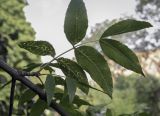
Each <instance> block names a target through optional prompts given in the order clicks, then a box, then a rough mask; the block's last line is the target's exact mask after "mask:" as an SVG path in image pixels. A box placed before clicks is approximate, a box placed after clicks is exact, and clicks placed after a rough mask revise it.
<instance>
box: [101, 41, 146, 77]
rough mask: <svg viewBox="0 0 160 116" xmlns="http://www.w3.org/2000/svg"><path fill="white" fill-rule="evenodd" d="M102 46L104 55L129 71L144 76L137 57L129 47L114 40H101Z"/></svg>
mask: <svg viewBox="0 0 160 116" xmlns="http://www.w3.org/2000/svg"><path fill="white" fill-rule="evenodd" d="M100 45H101V48H102V51H103V52H104V54H105V55H106V56H108V57H109V58H110V59H112V60H114V61H115V62H117V63H118V64H120V65H122V66H124V67H125V68H127V69H130V70H133V71H135V72H137V73H140V74H142V75H144V74H143V72H142V68H141V66H140V64H139V61H138V58H137V56H136V55H135V54H134V53H133V52H132V51H131V50H130V49H129V48H128V47H127V46H125V45H123V44H122V43H120V42H118V41H116V40H112V39H101V40H100Z"/></svg>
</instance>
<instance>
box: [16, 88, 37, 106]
mask: <svg viewBox="0 0 160 116" xmlns="http://www.w3.org/2000/svg"><path fill="white" fill-rule="evenodd" d="M35 96H36V94H35V93H34V92H33V91H32V90H30V89H27V90H25V91H24V92H23V94H22V95H21V97H20V99H19V103H18V106H21V105H23V104H24V103H25V102H28V101H30V100H32V99H33V98H34V97H35Z"/></svg>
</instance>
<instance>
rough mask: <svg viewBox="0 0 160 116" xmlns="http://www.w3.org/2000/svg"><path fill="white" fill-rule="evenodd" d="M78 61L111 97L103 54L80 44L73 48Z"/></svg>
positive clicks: (110, 82) (110, 79)
mask: <svg viewBox="0 0 160 116" xmlns="http://www.w3.org/2000/svg"><path fill="white" fill-rule="evenodd" d="M75 56H76V59H77V61H78V63H79V64H80V65H81V66H82V67H83V68H84V69H85V70H86V71H87V72H88V73H89V74H90V75H91V77H92V79H93V80H94V81H95V82H97V84H99V85H100V86H101V88H102V89H103V90H104V91H105V92H106V93H107V94H108V95H109V96H110V97H112V78H111V73H110V69H109V67H108V65H107V62H106V61H105V59H104V58H103V56H102V55H101V54H100V53H99V52H98V51H97V50H95V49H94V48H92V47H89V46H81V47H79V48H77V49H76V50H75Z"/></svg>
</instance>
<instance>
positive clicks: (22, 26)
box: [0, 0, 40, 116]
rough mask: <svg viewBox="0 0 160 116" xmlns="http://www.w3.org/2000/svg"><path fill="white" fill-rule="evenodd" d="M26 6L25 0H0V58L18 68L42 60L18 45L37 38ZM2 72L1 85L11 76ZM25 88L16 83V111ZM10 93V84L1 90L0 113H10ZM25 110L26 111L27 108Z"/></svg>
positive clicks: (0, 71)
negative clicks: (28, 18) (27, 19)
mask: <svg viewBox="0 0 160 116" xmlns="http://www.w3.org/2000/svg"><path fill="white" fill-rule="evenodd" d="M24 7H25V2H24V1H23V0H0V58H2V59H3V60H4V61H6V62H7V63H8V64H9V65H10V66H13V67H14V68H16V69H22V68H23V67H24V66H25V65H27V64H29V63H31V62H35V63H38V62H40V57H39V56H36V55H31V54H29V53H28V52H26V51H24V50H22V49H20V48H19V46H17V44H18V43H19V42H21V41H29V40H30V41H33V40H34V39H35V36H34V35H35V32H34V30H33V28H32V27H31V25H30V23H28V22H27V21H26V18H25V15H24V12H23V8H24ZM0 74H1V76H2V75H3V76H2V77H3V80H4V81H1V82H0V86H3V85H4V84H5V83H6V82H8V81H9V80H10V79H11V78H10V76H9V75H8V74H6V73H4V72H2V70H0ZM1 79H2V78H1V77H0V80H1ZM24 89H26V88H25V87H24V86H22V85H21V84H19V83H17V84H16V93H15V100H14V113H19V111H18V110H17V104H18V101H19V98H20V96H21V95H22V94H23V91H24ZM9 93H10V85H8V86H6V87H5V88H3V90H0V96H1V97H0V115H4V116H5V115H8V108H9ZM24 99H25V98H24ZM23 111H24V112H26V111H27V108H25V109H23Z"/></svg>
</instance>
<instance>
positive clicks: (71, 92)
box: [66, 77, 77, 103]
mask: <svg viewBox="0 0 160 116" xmlns="http://www.w3.org/2000/svg"><path fill="white" fill-rule="evenodd" d="M66 86H67V92H68V96H69V101H70V103H72V101H73V100H74V96H75V93H76V89H77V82H76V80H74V79H73V78H71V77H67V78H66Z"/></svg>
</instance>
